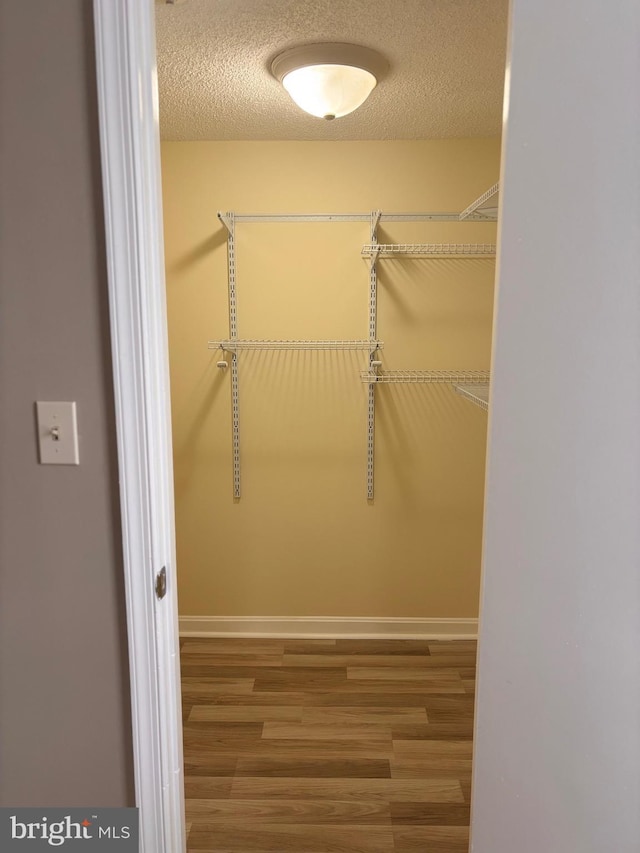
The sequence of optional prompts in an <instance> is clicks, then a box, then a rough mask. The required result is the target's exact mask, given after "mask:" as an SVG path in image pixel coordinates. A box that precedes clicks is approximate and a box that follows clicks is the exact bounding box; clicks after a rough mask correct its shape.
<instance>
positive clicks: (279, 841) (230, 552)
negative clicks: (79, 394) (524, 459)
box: [158, 0, 506, 853]
mask: <svg viewBox="0 0 640 853" xmlns="http://www.w3.org/2000/svg"><path fill="white" fill-rule="evenodd" d="M192 2H194V3H195V8H193V7H192V12H193V20H192V19H191V18H190V17H189V16H188V15H187V14H186V13H184V17H183V18H181V17H180V15H181V14H183V10H184V9H186V8H187V7H188V6H189V4H190V3H192ZM209 5H211V4H209ZM294 5H296V4H291V3H287V2H280V0H278V2H276V0H273V2H271V0H270V2H269V3H267V4H265V5H264V6H262V5H261V6H260V9H257V8H255V4H251V3H249V2H243V3H240V6H239V8H238V9H237V15H239V16H240V18H242V19H243V20H245V22H246V21H248V20H250V19H251V16H252V14H253V13H254V12H255V15H256V18H257V21H256V23H255V25H254V28H253V29H252V31H251V34H252V35H254V34H255V33H257V32H258V30H260V36H256V38H257V40H258V41H260V39H261V38H263V39H264V44H263V46H262V48H261V49H262V50H263V55H262V59H261V64H259V69H258V70H259V72H260V74H262V75H263V76H264V66H265V62H264V60H265V59H266V58H267V57H268V56H269V55H270V54H271V53H273V52H274V48H275V46H276V45H274V44H273V37H272V36H273V34H270V29H269V26H268V23H269V15H270V14H272V15H273V16H274V27H275V28H276V29H278V28H283V27H286V26H288V25H290V26H291V27H292V28H293V30H294V31H295V37H296V38H300V36H301V34H302V33H304V31H305V26H307V25H309V26H312V27H316V28H321V27H322V26H323V24H322V23H321V22H319V21H318V15H319V12H318V11H317V10H315V7H313V5H312V4H308V3H305V4H303V5H304V6H305V8H306V9H307V11H308V12H309V15H310V20H311V24H309V22H307V25H305V24H304V22H302V23H301V19H299V18H297V17H296V16H295V15H294V16H293V18H295V20H293V18H291V14H292V11H291V10H292V9H293V7H294ZM325 5H326V9H325V11H327V13H328V14H337V15H338V18H339V19H340V22H341V23H340V22H338V23H336V27H337V26H339V25H341V26H345V27H346V30H345V32H347V31H349V32H351V33H352V35H351V37H352V39H353V40H354V41H358V38H357V37H356V33H357V32H359V33H360V39H363V40H366V39H365V35H366V33H367V31H368V28H367V27H366V26H364V24H362V22H360V24H359V25H355V24H353V20H352V18H353V15H352V12H353V10H351V13H350V12H349V11H348V9H347V7H348V6H349V4H328V5H327V4H325ZM423 5H424V4H421V3H417V4H416V3H415V2H413V0H410V2H408V3H407V6H410V7H411V9H412V10H413V12H414V13H415V14H422V13H423V12H424V9H423V8H422V6H423ZM433 5H434V10H433V11H434V12H435V11H437V14H438V16H440V26H441V29H440V31H439V32H440V33H441V35H442V37H443V38H444V35H443V34H444V33H445V31H446V30H447V27H448V26H449V23H451V21H450V15H451V10H447V9H444V7H443V6H442V4H437V3H436V4H433ZM482 5H483V6H489V7H492V6H493V7H496V8H494V9H493V12H492V14H493V16H494V18H495V27H494V29H495V33H494V34H493V35H492V37H491V39H489V43H493V42H492V39H495V40H496V42H497V41H499V40H500V38H502V36H503V35H504V28H503V22H504V18H506V8H504V6H505V4H504V3H492V2H490V0H486V2H484V3H483V4H482ZM343 6H344V8H343ZM464 6H465V8H466V9H467V11H468V13H469V15H470V16H471V17H470V20H469V21H467V22H466V23H465V26H466V27H467V31H468V33H470V34H471V35H473V32H474V29H473V28H474V24H473V20H475V15H476V11H475V10H474V9H472V8H471V7H472V6H473V4H469V3H465V4H464ZM498 6H499V7H500V8H499V9H498V8H497V7H498ZM334 7H339V8H337V11H336V8H334ZM376 7H377V9H378V11H384V14H383V16H382V18H381V19H380V20H379V21H377V22H376V23H375V24H373V23H372V24H371V26H372V27H373V29H374V30H376V38H377V39H378V42H379V46H380V47H381V48H382V47H383V46H384V39H383V36H382V32H383V30H384V27H385V26H391V23H390V19H389V14H391V12H390V4H388V3H387V4H385V3H383V2H382V0H380V2H379V3H376ZM436 7H437V9H436ZM323 8H324V6H323ZM331 9H332V10H333V12H331ZM158 11H159V16H158V17H159V22H160V28H159V29H160V38H159V69H160V95H161V100H160V104H161V130H162V118H163V112H162V110H163V75H164V79H165V81H167V80H168V79H169V74H168V69H170V68H172V67H173V66H172V62H174V55H175V51H172V49H173V48H175V44H174V39H175V38H176V33H177V35H178V36H179V37H181V38H182V37H185V38H186V35H185V34H187V35H188V34H189V33H191V38H192V39H193V44H194V45H195V46H194V48H193V49H194V57H195V58H194V59H193V63H197V61H200V60H201V59H202V56H203V55H205V54H206V50H207V47H206V45H205V43H204V40H203V38H202V36H201V34H200V30H199V29H198V27H199V26H201V25H202V22H203V21H204V17H203V16H206V13H207V4H206V3H205V2H204V0H198V2H195V0H187V2H186V3H184V4H181V5H180V6H178V7H176V8H175V9H169V8H168V7H167V6H164V5H159V7H158ZM345 15H346V16H347V17H349V16H350V15H351V17H350V20H351V23H350V24H349V27H351V30H350V29H349V27H347V25H346V23H345V21H344V20H342V18H343V16H345ZM394 15H395V13H394ZM394 15H392V18H393V17H394ZM243 16H244V18H243ZM278 16H281V17H278ZM232 17H233V16H232V15H228V16H226V17H225V14H222V21H221V23H220V33H221V38H222V36H224V34H225V33H228V32H229V33H230V32H232V31H233V32H235V30H233V26H232V24H231V23H229V21H230V20H231V18H232ZM385 21H386V24H385ZM447 21H449V23H447ZM287 22H289V24H288V23H287ZM432 23H433V22H432ZM196 24H197V25H198V26H196ZM478 25H479V24H478ZM405 29H406V28H405ZM263 31H264V32H265V33H266V35H264V36H263V35H262V33H263ZM451 32H453V33H455V27H454V28H453V29H452V30H451ZM332 33H333V31H332V30H331V27H329V28H328V30H327V32H325V33H324V36H325V38H326V39H329V38H330V37H334V38H335V34H333V35H332ZM209 35H210V37H211V38H213V37H214V35H213V30H211V31H210V33H209ZM309 37H310V36H309ZM309 37H307V40H308V39H309ZM291 38H292V39H293V38H294V33H293V32H292V34H291ZM403 38H405V39H406V38H409V41H410V42H411V44H412V45H413V46H412V47H411V48H409V50H410V51H413V53H414V54H416V52H417V51H418V50H419V47H418V44H419V42H420V39H418V41H415V38H414V37H413V36H412V35H411V36H409V34H408V33H405V34H403ZM434 38H435V36H434ZM412 39H413V41H412ZM300 40H302V41H304V38H302V39H300ZM343 40H347V39H346V38H344V39H343ZM392 41H393V39H392ZM398 44H399V43H398ZM231 47H233V37H231ZM396 48H398V45H396ZM481 49H482V50H486V45H485V46H481ZM219 50H220V53H221V56H222V59H220V66H219V69H220V71H221V73H222V74H224V68H225V62H229V63H230V62H232V58H230V57H231V53H227V54H225V48H224V47H221V48H220V49H219ZM163 51H164V52H163ZM240 55H241V56H242V57H244V58H243V60H242V61H243V62H244V63H245V64H247V62H248V60H247V58H246V56H245V54H244V53H243V52H242V50H241V51H240ZM416 55H417V54H416ZM501 55H502V56H503V55H504V49H503V51H502V54H501ZM225 57H226V58H225ZM400 57H401V51H400V52H399V53H397V54H396V56H395V64H394V63H392V66H391V67H392V70H393V71H394V72H396V74H397V76H396V78H395V82H394V78H393V77H391V78H390V80H389V84H388V88H387V89H384V87H383V84H381V85H380V87H379V90H380V97H381V98H383V97H388V92H389V87H391V86H392V84H393V85H395V86H402V85H403V84H402V82H401V80H402V70H401V69H402V62H401V59H400ZM190 61H191V60H189V61H188V62H187V70H188V67H189V62H190ZM247 67H249V66H247ZM416 73H417V72H416ZM238 74H239V79H242V72H241V71H238ZM252 74H254V71H253V70H247V73H246V77H247V81H246V82H247V89H246V90H243V89H242V86H240V85H236V84H234V88H233V93H234V97H235V98H236V101H237V102H236V103H234V105H233V107H232V108H230V107H228V104H227V106H226V107H225V108H224V109H222V108H221V109H222V112H223V113H224V112H225V109H227V108H228V112H227V114H228V116H229V125H228V126H225V124H224V120H223V119H221V120H220V126H219V127H215V126H214V125H215V116H214V117H213V120H212V113H213V110H212V109H209V108H208V107H207V106H206V100H205V99H202V98H193V97H192V99H191V101H187V104H186V106H183V105H181V103H180V96H179V93H178V92H177V90H176V89H175V81H169V82H166V84H165V85H166V87H167V88H168V91H169V94H166V93H165V96H164V105H165V106H164V108H165V110H166V115H165V120H164V133H163V138H162V181H163V206H164V212H163V215H164V240H165V258H166V287H167V310H168V329H169V360H170V377H171V397H172V428H173V442H174V480H175V511H176V539H177V565H178V581H179V595H178V602H179V613H180V630H181V637H182V653H183V669H182V675H183V701H184V726H185V734H184V738H185V741H184V742H185V779H186V797H187V827H188V830H189V844H190V845H191V846H192V849H194V850H195V849H205V848H207V849H208V848H211V849H214V848H215V849H218V848H219V849H227V848H228V849H230V850H237V851H240V850H243V851H245V850H255V851H259V850H272V849H278V850H292V851H296V850H297V851H298V853H300V851H301V850H303V849H304V850H307V849H308V850H314V851H317V853H320V852H321V851H325V850H326V851H327V853H328V851H334V850H335V851H337V850H344V849H348V850H350V851H353V853H357V851H360V853H405V851H406V853H409V851H411V850H417V849H429V850H433V851H434V853H435V851H437V850H440V849H443V850H444V849H446V850H450V851H463V850H466V845H467V844H468V823H469V818H468V813H469V802H470V770H471V738H472V722H473V695H474V675H475V638H476V633H477V616H478V595H479V584H480V558H481V542H482V516H483V491H484V471H485V450H486V434H487V410H488V408H489V392H490V372H489V371H490V359H491V335H492V319H493V298H494V277H495V256H496V240H497V208H498V195H499V187H498V184H497V183H496V181H497V178H498V175H499V165H500V138H499V126H500V123H499V114H498V117H497V118H496V116H494V117H493V119H492V121H490V122H488V124H486V125H485V124H482V122H481V121H480V120H479V119H476V117H475V113H474V117H472V118H468V120H467V118H465V119H464V120H461V121H460V122H459V123H458V124H456V122H455V121H454V120H453V119H451V120H449V119H448V118H447V117H446V112H447V110H446V109H445V110H444V111H443V112H442V116H444V118H443V117H442V116H441V117H440V118H441V126H440V127H439V132H438V133H435V132H434V134H433V136H430V135H429V132H428V130H425V129H424V128H423V127H422V126H421V129H420V130H416V129H415V128H413V127H411V128H410V129H409V132H408V134H407V135H403V131H402V128H405V127H407V126H408V125H407V123H406V122H404V121H403V120H402V117H400V118H399V117H398V116H397V115H396V116H395V118H394V121H392V122H387V119H386V118H384V117H383V118H380V115H381V114H380V113H378V114H377V115H378V121H379V124H377V125H376V123H375V116H374V118H373V120H372V119H371V118H369V119H367V118H366V116H367V112H366V110H367V105H366V104H365V106H363V107H362V108H361V111H360V110H356V112H355V113H353V114H352V115H351V116H346V117H345V118H341V119H336V121H335V122H323V121H322V120H318V119H310V118H309V116H304V115H303V114H300V115H298V114H297V113H296V112H295V109H296V108H295V107H293V106H290V105H289V104H288V102H284V101H283V103H282V105H281V108H282V116H283V118H282V125H281V126H282V130H281V131H280V130H278V129H277V128H276V129H274V127H275V125H271V126H270V127H269V128H268V127H267V124H268V121H269V117H268V116H267V115H266V113H267V110H266V108H265V106H264V105H263V104H262V103H261V102H260V100H259V99H252V93H253V88H252V87H253V86H254V81H253V77H252ZM255 74H256V75H257V74H258V72H255ZM192 76H193V75H192ZM196 76H197V75H196ZM256 79H257V76H256ZM187 83H189V85H191V83H190V79H189V78H188V77H187ZM271 83H273V81H271ZM255 85H256V86H257V85H258V84H255ZM405 85H409V84H405ZM425 85H426V84H425ZM470 85H471V84H470ZM172 86H173V88H172ZM186 89H187V90H188V89H189V86H186ZM498 89H499V94H501V83H500V85H499V86H498ZM264 91H265V92H266V91H267V90H266V89H265V90H264ZM376 91H377V90H374V93H373V95H372V96H371V101H372V102H373V100H374V96H375V95H376ZM210 92H211V95H212V97H213V98H214V100H215V98H216V96H217V90H216V87H215V85H214V84H211V85H210ZM385 93H387V94H385ZM269 97H274V98H277V97H278V94H277V93H272V94H269ZM483 98H484V95H482V97H481V98H480V101H482V99H483ZM472 99H473V96H472V97H471V100H472ZM499 100H500V98H499V97H498V98H497V101H496V102H498V101H499ZM221 103H222V101H221ZM466 103H467V102H466V101H465V105H461V109H460V113H461V114H463V113H464V112H465V110H467V112H469V107H468V105H466ZM242 104H244V109H245V113H244V118H242V117H241V118H239V116H240V112H241V106H242ZM278 109H280V106H279V107H278ZM198 110H204V111H205V115H204V116H203V117H202V118H199V117H196V118H192V119H190V117H189V116H190V111H191V113H193V114H194V115H197V111H198ZM254 111H255V115H254ZM359 113H360V116H359ZM469 115H471V113H470V112H469ZM362 117H364V118H362ZM360 121H363V122H364V124H363V125H362V126H360V125H359V124H358V122H360ZM372 121H373V123H371V122H372ZM181 122H182V124H183V125H184V127H182V125H181ZM190 122H191V124H190ZM314 122H315V123H314ZM340 122H342V124H340ZM367 122H369V123H367ZM465 122H466V123H465ZM474 122H475V123H474ZM492 122H493V123H492ZM263 123H267V124H263ZM296 123H298V124H299V127H300V130H299V131H298V130H296V127H297V126H298V125H297V124H296ZM409 124H411V122H409ZM378 127H379V129H380V130H379V133H378V130H377V128H378ZM189 128H190V129H189ZM243 128H244V129H245V130H246V129H247V128H248V130H247V132H246V136H245V135H243ZM292 128H293V129H292ZM461 128H462V129H461ZM465 128H467V129H466V130H465ZM469 128H471V129H470V130H469ZM479 128H483V130H479ZM486 128H492V130H489V131H487V129H486ZM394 130H395V131H397V134H398V135H396V134H395V133H394ZM434 750H435V752H434ZM381 780H386V781H381ZM354 798H355V800H356V801H357V800H361V801H362V803H364V805H363V806H362V808H361V807H360V806H358V807H357V808H356V806H354V803H353V799H354ZM247 801H250V802H252V803H253V806H251V807H250V806H249V805H248V804H247ZM294 801H295V802H296V803H297V805H292V803H293V802H294ZM252 808H253V811H252ZM363 809H364V811H363ZM305 810H306V811H305ZM305 825H306V826H307V828H306V829H305ZM440 843H442V844H443V845H444V846H442V848H441V847H438V846H437V845H438V844H440ZM216 845H217V846H216ZM269 845H271V846H269ZM341 845H342V846H341ZM416 845H417V846H416ZM429 845H431V846H429ZM434 845H435V846H434ZM447 845H448V846H447ZM190 849H191V848H190Z"/></svg>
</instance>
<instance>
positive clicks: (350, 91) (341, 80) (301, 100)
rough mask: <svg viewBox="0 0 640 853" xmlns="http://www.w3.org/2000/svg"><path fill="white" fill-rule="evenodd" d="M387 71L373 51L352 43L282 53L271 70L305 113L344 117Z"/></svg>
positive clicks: (356, 106)
mask: <svg viewBox="0 0 640 853" xmlns="http://www.w3.org/2000/svg"><path fill="white" fill-rule="evenodd" d="M386 70H387V63H386V61H385V60H384V59H383V58H382V57H381V56H380V55H379V54H378V53H376V52H375V51H374V50H371V49H370V48H367V47H361V46H360V45H355V44H310V45H305V46H303V47H294V48H292V49H291V50H287V51H285V52H284V53H281V54H280V55H279V56H276V58H275V59H274V60H273V62H272V63H271V73H272V74H273V76H274V77H275V78H276V79H277V80H279V81H280V82H281V83H282V85H283V86H284V88H285V89H286V90H287V92H288V93H289V95H290V96H291V98H292V99H293V101H295V103H296V104H297V105H298V106H299V107H300V108H301V109H303V110H305V112H308V113H310V114H311V115H312V116H317V117H318V118H325V119H334V118H340V117H341V116H346V115H348V114H349V113H351V112H353V111H354V110H356V109H357V108H358V107H359V106H361V105H362V104H363V103H364V102H365V101H366V100H367V98H368V97H369V95H370V94H371V92H372V91H373V90H374V88H375V86H376V83H377V82H378V80H379V79H380V78H381V76H382V75H383V74H384V72H385V71H386Z"/></svg>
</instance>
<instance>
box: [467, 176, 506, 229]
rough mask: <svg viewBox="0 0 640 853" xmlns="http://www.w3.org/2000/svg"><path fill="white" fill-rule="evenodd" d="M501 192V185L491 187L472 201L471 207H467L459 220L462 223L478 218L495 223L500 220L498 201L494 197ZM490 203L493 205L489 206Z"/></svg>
mask: <svg viewBox="0 0 640 853" xmlns="http://www.w3.org/2000/svg"><path fill="white" fill-rule="evenodd" d="M499 192H500V184H499V183H497V184H494V185H493V186H492V187H489V189H488V190H487V191H486V192H484V193H482V195H481V196H480V197H479V198H477V199H476V200H475V201H472V202H471V204H470V205H469V207H466V208H465V209H464V210H463V211H462V213H461V214H460V216H459V217H458V218H459V219H460V220H461V221H462V220H464V219H478V218H481V219H488V220H491V221H495V220H496V219H497V218H498V199H497V198H496V199H494V196H497V195H498V193H499ZM489 201H491V204H487V202H489Z"/></svg>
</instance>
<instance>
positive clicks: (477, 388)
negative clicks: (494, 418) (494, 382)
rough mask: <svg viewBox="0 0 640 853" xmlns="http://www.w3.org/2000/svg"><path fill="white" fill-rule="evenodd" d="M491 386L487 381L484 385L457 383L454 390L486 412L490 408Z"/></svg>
mask: <svg viewBox="0 0 640 853" xmlns="http://www.w3.org/2000/svg"><path fill="white" fill-rule="evenodd" d="M489 387H490V386H489V383H488V382H487V383H485V384H484V385H479V384H473V385H471V384H469V385H466V384H465V385H456V386H455V387H454V389H453V390H454V391H455V392H456V394H460V395H461V396H462V397H464V398H465V399H466V400H469V401H470V402H471V403H474V404H475V405H476V406H480V408H481V409H484V410H485V412H486V411H488V410H489Z"/></svg>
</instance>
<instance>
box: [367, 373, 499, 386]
mask: <svg viewBox="0 0 640 853" xmlns="http://www.w3.org/2000/svg"><path fill="white" fill-rule="evenodd" d="M360 378H361V379H362V381H363V382H368V383H369V384H374V383H378V382H396V383H399V382H407V383H418V382H428V383H434V384H447V385H457V384H459V383H472V384H477V385H483V384H488V382H489V379H490V374H489V371H488V370H385V371H384V373H377V372H374V371H371V370H363V371H362V372H361V373H360Z"/></svg>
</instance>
